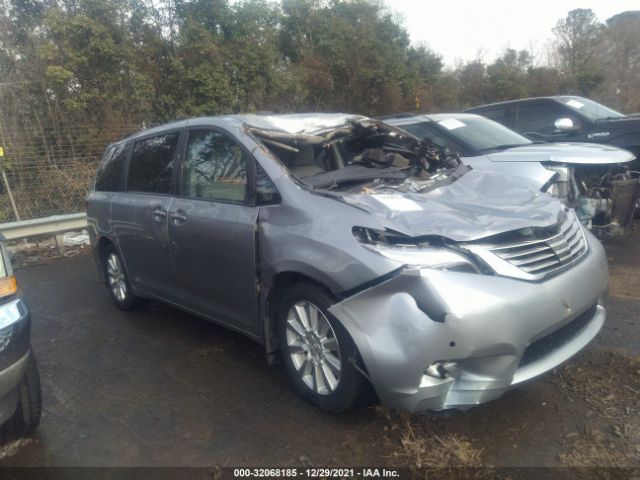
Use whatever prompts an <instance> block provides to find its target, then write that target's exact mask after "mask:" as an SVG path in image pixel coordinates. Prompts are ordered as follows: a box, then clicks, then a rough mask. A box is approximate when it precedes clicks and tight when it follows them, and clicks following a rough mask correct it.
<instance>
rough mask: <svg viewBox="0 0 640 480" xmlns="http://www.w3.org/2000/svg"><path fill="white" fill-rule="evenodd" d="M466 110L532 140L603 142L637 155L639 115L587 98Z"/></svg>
mask: <svg viewBox="0 0 640 480" xmlns="http://www.w3.org/2000/svg"><path fill="white" fill-rule="evenodd" d="M467 112H468V113H477V114H479V115H483V116H485V117H487V118H490V119H491V120H495V121H496V122H500V123H502V124H503V125H505V126H507V127H509V128H512V129H513V130H515V131H517V132H520V133H522V134H523V135H526V136H528V137H529V138H531V139H532V140H544V141H546V142H588V143H606V144H608V145H614V146H616V147H620V148H624V149H626V150H629V151H631V152H633V153H634V154H635V156H636V157H640V115H638V114H634V115H624V114H622V113H620V112H616V111H615V110H613V109H612V108H609V107H606V106H604V105H602V104H600V103H597V102H594V101H593V100H589V99H588V98H583V97H576V96H555V97H538V98H524V99H521V100H513V101H509V102H500V103H492V104H490V105H481V106H478V107H473V108H470V109H469V110H467Z"/></svg>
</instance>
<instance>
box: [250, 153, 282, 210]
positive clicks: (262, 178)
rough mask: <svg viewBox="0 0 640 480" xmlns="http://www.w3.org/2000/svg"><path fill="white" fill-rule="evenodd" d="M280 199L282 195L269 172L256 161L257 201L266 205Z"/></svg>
mask: <svg viewBox="0 0 640 480" xmlns="http://www.w3.org/2000/svg"><path fill="white" fill-rule="evenodd" d="M279 201H280V195H279V194H278V190H277V189H276V187H275V185H274V184H273V182H272V181H271V179H270V178H269V176H268V175H267V172H265V171H264V169H263V168H262V167H261V166H260V164H259V163H258V162H256V203H257V204H258V205H264V204H267V203H276V202H279Z"/></svg>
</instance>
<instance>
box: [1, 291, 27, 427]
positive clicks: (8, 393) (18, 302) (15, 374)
mask: <svg viewBox="0 0 640 480" xmlns="http://www.w3.org/2000/svg"><path fill="white" fill-rule="evenodd" d="M30 344H31V315H30V314H29V309H28V308H27V305H26V303H25V302H24V300H23V299H22V298H20V297H16V298H14V299H12V300H9V301H8V302H6V303H4V304H1V305H0V424H2V423H4V422H5V421H6V420H8V419H9V418H11V416H12V415H13V413H14V412H15V409H16V405H17V402H18V393H17V389H16V387H17V386H18V384H19V383H20V380H21V379H22V377H23V376H24V373H25V370H26V368H27V363H28V359H29V354H30V352H31V346H30Z"/></svg>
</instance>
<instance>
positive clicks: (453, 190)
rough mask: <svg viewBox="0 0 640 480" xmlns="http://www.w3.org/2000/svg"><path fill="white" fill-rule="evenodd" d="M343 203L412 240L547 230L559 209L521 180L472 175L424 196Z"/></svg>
mask: <svg viewBox="0 0 640 480" xmlns="http://www.w3.org/2000/svg"><path fill="white" fill-rule="evenodd" d="M344 200H345V201H346V202H348V203H351V204H353V205H357V206H358V207H361V208H364V209H366V210H367V211H369V212H370V213H371V214H373V215H375V216H377V217H379V218H380V219H381V220H382V222H383V224H384V226H385V227H386V228H390V229H393V230H396V231H398V232H401V233H403V234H405V235H410V236H422V235H439V236H443V237H446V238H449V239H451V240H454V241H469V240H475V239H478V238H482V237H487V236H489V235H495V234H498V233H502V232H507V231H510V230H517V229H520V228H525V227H549V226H551V225H554V224H556V223H557V222H558V220H559V215H560V213H561V212H562V211H563V208H564V207H563V206H562V204H561V203H560V202H559V201H558V200H556V199H554V198H552V197H551V196H549V195H548V194H546V193H542V192H540V191H539V190H537V187H536V184H535V183H534V182H531V180H529V179H527V178H524V177H515V176H513V177H512V176H507V175H502V174H499V173H493V172H483V171H478V170H472V171H470V172H468V173H466V174H465V175H463V176H462V177H461V178H459V179H458V180H456V181H455V182H453V183H452V184H449V185H445V186H442V187H438V188H436V189H434V190H431V191H429V192H427V193H395V192H392V191H390V190H389V189H384V191H379V192H378V193H375V194H351V195H346V196H345V197H344Z"/></svg>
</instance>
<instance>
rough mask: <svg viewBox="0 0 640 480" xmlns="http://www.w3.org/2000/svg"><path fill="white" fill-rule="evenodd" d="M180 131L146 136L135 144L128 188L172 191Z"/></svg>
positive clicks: (159, 191) (136, 190)
mask: <svg viewBox="0 0 640 480" xmlns="http://www.w3.org/2000/svg"><path fill="white" fill-rule="evenodd" d="M178 137H179V134H178V132H174V133H168V134H166V135H159V136H157V137H151V138H146V139H144V140H140V141H139V142H136V143H135V144H134V146H133V152H132V154H131V161H130V162H129V178H128V180H127V190H129V191H132V192H153V193H171V177H172V175H173V164H174V158H173V157H174V154H175V151H176V146H177V145H178Z"/></svg>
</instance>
